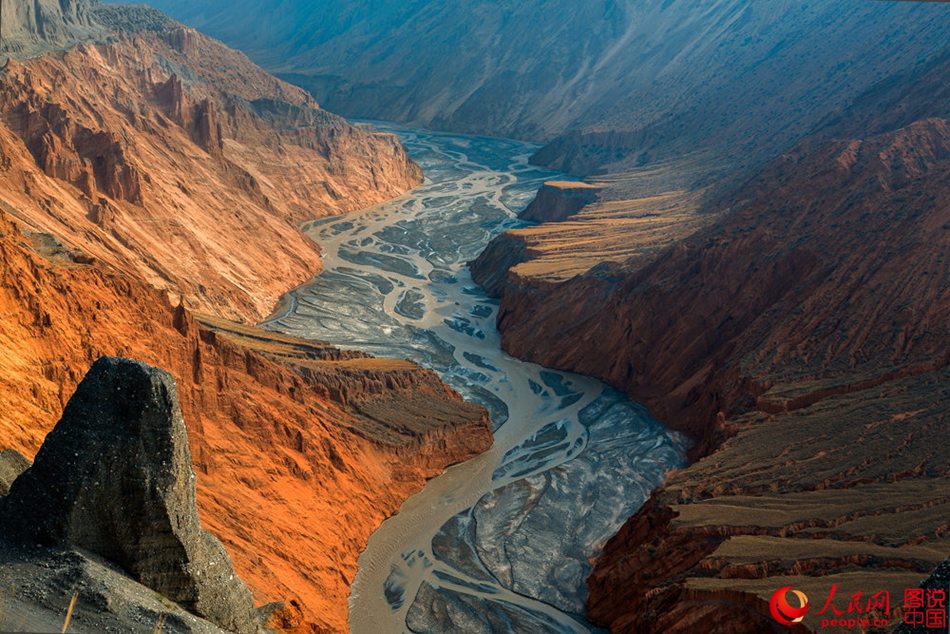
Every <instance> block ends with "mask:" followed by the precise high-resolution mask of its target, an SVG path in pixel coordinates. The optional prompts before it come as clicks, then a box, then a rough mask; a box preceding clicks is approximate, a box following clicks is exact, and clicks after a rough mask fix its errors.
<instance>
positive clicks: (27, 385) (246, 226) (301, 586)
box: [0, 2, 492, 632]
mask: <svg viewBox="0 0 950 634" xmlns="http://www.w3.org/2000/svg"><path fill="white" fill-rule="evenodd" d="M4 4H5V7H4V8H6V4H7V3H6V2H5V3H4ZM61 4H62V6H64V7H65V6H67V5H68V6H73V5H72V4H70V3H61ZM78 6H80V7H82V6H84V5H83V4H82V3H80V4H79V5H78ZM44 15H46V17H47V18H49V17H50V16H49V14H44ZM83 15H85V14H83ZM94 19H95V20H96V23H97V24H98V27H97V28H101V29H103V30H106V31H110V32H111V35H109V36H108V37H106V38H105V39H101V38H97V39H95V41H88V40H86V31H85V30H80V32H79V33H78V35H76V33H77V32H76V31H75V30H74V29H73V28H72V25H71V24H69V23H68V22H67V23H64V24H65V26H64V27H63V29H62V31H61V32H60V34H61V35H62V38H63V39H62V40H57V41H56V43H55V44H56V45H57V46H58V45H59V44H63V50H58V49H57V46H51V45H49V43H47V45H46V48H47V49H48V50H47V51H39V53H41V54H40V55H39V56H38V57H16V58H13V59H10V60H9V61H8V62H7V65H6V67H5V69H4V70H3V72H2V74H0V103H2V112H3V120H2V125H0V183H2V188H0V200H2V203H0V207H2V209H0V260H2V264H3V266H2V280H0V305H2V307H3V314H4V319H3V320H2V323H0V341H2V348H3V354H2V355H0V365H2V368H0V405H2V407H0V410H2V414H0V438H2V442H3V444H4V449H8V450H11V449H12V450H16V451H17V452H19V453H21V454H22V455H24V456H26V457H27V458H32V457H33V455H34V454H35V453H36V451H37V450H38V449H39V447H40V445H41V443H42V441H43V438H44V436H45V435H46V433H47V432H48V431H49V430H50V429H52V427H53V424H54V423H55V422H56V420H57V419H58V418H59V415H60V412H61V411H62V409H63V407H64V405H65V404H66V402H67V399H68V398H69V395H70V394H72V392H73V390H74V389H75V388H76V386H77V385H78V384H79V381H80V379H81V378H82V376H83V375H84V374H85V373H86V370H87V369H88V368H89V367H90V366H91V365H92V364H93V362H94V361H95V360H96V359H98V358H100V357H102V356H121V357H132V358H135V359H138V360H141V361H145V362H147V363H150V364H152V365H155V366H157V367H161V368H164V369H166V370H168V371H169V372H170V373H171V374H172V376H173V377H174V379H175V382H176V383H177V385H178V395H179V398H180V401H181V409H182V412H183V414H184V419H185V421H186V424H187V426H188V432H189V444H190V449H191V456H192V458H193V463H194V469H195V472H196V473H197V476H198V479H197V504H198V509H199V511H200V515H201V519H202V522H203V524H204V526H205V528H207V529H208V530H209V531H210V532H211V533H212V534H214V535H215V536H216V537H217V538H218V539H220V540H221V542H222V543H223V544H224V546H225V548H226V549H227V551H228V553H229V554H230V556H231V558H232V559H233V561H234V567H235V570H236V572H237V573H238V575H239V576H240V577H241V579H243V580H244V581H245V582H247V584H248V586H249V587H250V588H251V590H252V591H253V593H254V597H255V600H256V602H257V603H258V604H261V603H269V602H277V603H275V605H274V606H271V609H272V613H273V614H272V620H271V625H272V626H275V627H277V628H279V629H281V630H283V631H298V632H313V631H340V630H343V629H345V623H346V596H347V595H348V593H349V584H350V581H351V579H352V577H353V575H354V574H355V571H356V558H357V555H358V554H359V553H360V552H361V551H362V550H363V548H364V546H365V543H366V540H367V539H368V538H369V535H370V533H372V531H373V530H374V529H375V528H376V527H377V526H378V525H379V523H380V522H382V521H383V520H384V519H385V518H386V517H387V516H389V515H391V514H393V513H395V511H396V510H397V509H398V507H399V505H400V504H401V503H402V501H403V500H404V499H405V498H407V497H408V496H409V495H410V494H411V493H413V492H415V491H416V490H418V489H419V488H420V487H421V486H422V484H423V483H424V482H425V481H426V480H427V479H429V478H431V477H433V476H435V475H437V474H439V473H441V472H442V471H443V470H444V469H445V468H446V467H447V466H449V465H451V464H453V463H456V462H460V461H462V460H465V459H467V458H469V457H471V456H473V455H476V454H478V453H480V452H482V451H484V450H486V449H487V448H489V447H490V446H491V444H492V436H491V427H490V423H489V419H488V414H487V412H486V411H485V410H484V409H482V408H480V407H478V406H476V405H471V404H468V403H465V402H464V401H463V400H462V399H461V397H460V396H459V395H458V394H457V393H455V392H454V391H452V390H451V389H450V388H448V387H447V386H446V385H445V384H444V383H442V382H441V381H440V380H439V379H438V377H437V376H436V375H435V374H434V373H433V372H431V371H429V370H424V369H422V368H421V367H419V366H418V365H416V364H413V363H410V362H406V361H391V360H384V359H375V358H371V357H369V356H368V355H365V354H360V353H353V352H343V351H340V350H338V349H337V348H334V347H332V346H329V345H326V344H323V343H320V342H317V341H309V340H302V339H298V338H294V337H289V336H282V335H279V334H276V333H270V332H266V331H263V330H261V329H259V328H256V327H254V326H251V325H248V324H247V323H246V322H251V321H259V320H260V319H261V318H263V317H264V316H266V315H267V314H268V313H269V312H270V310H271V308H272V307H273V306H274V305H275V304H276V301H277V299H278V297H279V296H280V294H282V293H283V292H285V291H286V290H288V288H290V287H291V286H293V285H294V284H296V283H298V282H301V281H303V280H305V279H307V278H308V277H309V276H310V275H312V274H313V273H314V272H315V271H317V270H319V266H320V260H319V255H318V252H317V249H316V247H315V246H314V245H313V244H312V243H310V242H308V241H307V239H306V238H304V237H303V236H302V234H300V232H299V229H298V227H297V225H298V224H299V222H300V221H301V220H302V219H304V218H306V219H310V218H313V217H319V216H321V215H330V214H340V213H344V212H346V211H350V210H352V209H355V208H357V207H360V206H364V205H368V204H371V203H374V202H378V201H381V200H384V199H386V198H387V197H391V196H393V195H395V194H398V193H401V192H402V191H404V190H405V189H407V188H409V187H411V186H413V185H415V184H416V183H418V182H419V180H420V178H421V173H420V171H419V168H418V166H416V165H415V164H414V163H413V162H411V161H410V160H409V159H408V158H407V157H406V155H405V152H404V151H403V149H402V147H401V146H400V144H399V143H398V141H397V140H396V138H395V137H394V136H392V135H387V134H378V133H376V132H374V131H372V130H371V129H368V128H365V127H361V126H354V125H352V124H350V123H348V122H346V121H345V120H343V119H341V118H339V117H336V116H334V115H331V114H329V113H326V112H325V111H323V110H321V109H319V108H318V106H317V105H316V104H315V103H314V102H313V101H312V99H311V98H310V97H309V96H308V95H306V93H304V92H302V91H300V90H299V89H296V88H293V87H291V86H289V85H287V84H284V83H282V82H280V81H279V80H276V79H274V78H273V77H271V76H269V75H267V74H266V73H264V72H263V71H261V70H260V69H258V68H257V67H255V66H254V65H253V64H251V63H250V62H249V61H247V59H246V58H244V57H243V56H241V55H240V54H238V53H235V52H233V51H230V50H229V49H227V48H225V47H224V46H222V45H221V44H219V43H216V42H213V41H211V40H209V39H207V38H205V37H204V36H201V35H200V34H198V33H197V32H195V31H192V30H191V29H188V28H186V27H183V26H181V25H179V24H176V23H172V22H171V21H168V20H167V18H164V17H162V16H160V15H158V14H157V13H155V12H152V11H150V10H146V9H142V8H130V9H125V8H107V9H104V10H102V11H99V10H98V9H97V10H96V12H95V16H94ZM110 25H111V26H110ZM4 32H5V33H6V27H5V31H4ZM72 36H76V38H77V41H78V43H73V44H74V45H72V44H70V41H69V38H70V37H72ZM8 50H9V49H8ZM193 309H199V310H200V311H201V312H199V313H196V312H193ZM231 319H238V320H243V321H244V322H245V323H240V322H238V321H232V320H231ZM17 588H20V591H21V592H22V591H23V589H22V584H17V585H16V587H4V588H3V593H4V594H5V595H6V596H7V598H8V599H11V600H12V599H16V598H17V592H18V590H17ZM68 592H69V589H68V588H65V587H58V589H56V590H55V592H54V593H53V594H54V595H55V596H53V597H52V598H51V599H50V600H51V601H53V603H55V604H56V605H58V606H59V607H58V609H59V610H62V612H61V614H62V613H65V610H66V605H67V603H68V602H69V595H68V594H67V593H68ZM100 608H101V606H100ZM4 616H5V615H3V614H0V618H4ZM80 617H81V615H77V618H80ZM11 618H12V617H11ZM7 625H9V626H10V627H14V626H15V625H16V624H15V623H12V622H11V623H8V624H5V625H4V626H7ZM58 627H59V626H58V625H57V628H58ZM149 627H151V624H149Z"/></svg>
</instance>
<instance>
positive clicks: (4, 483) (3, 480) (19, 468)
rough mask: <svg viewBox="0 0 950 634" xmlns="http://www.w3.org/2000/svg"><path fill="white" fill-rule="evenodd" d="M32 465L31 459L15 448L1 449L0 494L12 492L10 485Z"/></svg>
mask: <svg viewBox="0 0 950 634" xmlns="http://www.w3.org/2000/svg"><path fill="white" fill-rule="evenodd" d="M29 467H30V461H29V460H27V459H26V458H24V457H23V456H22V455H20V452H18V451H14V450H13V449H4V450H3V451H0V495H6V494H7V493H9V492H10V485H11V484H13V481H14V480H16V479H17V478H18V477H20V474H21V473H23V472H24V471H26V470H27V469H28V468H29Z"/></svg>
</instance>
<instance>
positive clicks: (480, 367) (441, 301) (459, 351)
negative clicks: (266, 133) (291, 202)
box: [267, 126, 684, 634]
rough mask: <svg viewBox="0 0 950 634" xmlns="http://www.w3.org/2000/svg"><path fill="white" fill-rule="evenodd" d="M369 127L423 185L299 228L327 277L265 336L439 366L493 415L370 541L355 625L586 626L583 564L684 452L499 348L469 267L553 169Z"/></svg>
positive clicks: (496, 144) (621, 408)
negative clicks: (466, 452)
mask: <svg viewBox="0 0 950 634" xmlns="http://www.w3.org/2000/svg"><path fill="white" fill-rule="evenodd" d="M380 127H383V128H384V129H387V130H389V131H392V132H396V133H397V134H399V136H400V138H401V140H402V142H403V143H404V144H405V146H406V149H407V150H408V151H409V153H410V155H411V156H412V157H413V159H415V160H416V161H417V162H418V163H419V164H420V165H421V166H422V168H423V170H424V171H425V174H426V181H425V183H424V184H423V185H422V186H420V187H418V188H416V189H415V190H413V191H412V192H410V193H409V194H407V195H405V196H403V197H401V198H399V199H397V200H394V201H391V202H388V203H385V204H382V205H380V206H377V207H374V208H372V209H368V210H365V211H362V212H358V213H355V214H351V215H348V216H346V217H343V218H331V219H325V220H320V221H316V222H313V223H311V224H310V225H309V226H307V227H306V230H307V231H308V233H309V234H310V235H311V236H312V237H313V238H314V240H316V241H317V242H318V243H319V244H320V246H321V248H322V251H323V260H324V266H325V270H324V272H323V273H322V274H321V275H320V276H318V277H317V278H315V280H314V281H313V283H312V284H310V285H308V286H305V287H303V288H301V289H299V290H297V291H295V292H294V293H293V294H292V295H291V297H290V298H289V299H290V301H289V302H288V303H287V305H288V309H287V311H286V313H285V314H282V315H280V316H278V317H276V318H274V319H273V320H271V321H270V322H268V324H267V326H268V327H270V328H273V329H276V330H281V331H284V332H288V333H291V334H295V335H299V336H304V337H311V338H315V339H321V340H324V341H329V342H331V343H335V344H338V345H340V346H342V347H345V348H349V349H358V350H363V351H366V352H369V353H372V354H374V355H377V356H383V357H402V358H409V359H412V360H414V361H417V362H418V363H420V364H422V365H424V366H427V367H430V368H432V369H433V370H435V371H436V372H438V373H439V374H440V375H441V376H442V378H443V379H444V380H445V381H446V382H447V383H449V384H450V385H451V386H452V387H454V388H455V389H457V390H458V391H459V392H461V393H462V394H463V395H464V396H465V397H466V398H467V399H469V400H471V401H474V402H478V403H481V404H483V405H484V406H485V407H487V408H488V409H489V411H490V412H491V415H492V423H493V427H494V428H495V443H494V446H493V447H492V449H491V450H490V451H488V452H486V453H484V454H482V455H481V456H478V457H477V458H475V459H473V460H470V461H468V462H465V463H463V464H461V465H457V466H455V467H452V468H450V469H449V470H447V471H446V473H445V474H444V475H442V476H440V477H438V478H435V479H433V480H431V481H430V482H429V483H428V484H427V485H426V487H425V488H424V490H423V491H422V492H420V493H419V494H417V495H415V496H414V497H412V498H410V499H409V500H407V501H406V503H405V504H404V505H403V506H402V508H401V509H400V512H399V513H398V514H397V515H395V516H394V517H392V518H391V519H389V520H387V521H386V522H385V523H384V524H383V525H382V526H381V527H380V528H379V530H377V531H376V533H374V534H373V536H372V537H371V539H370V541H369V544H368V547H367V549H366V551H365V552H364V553H363V554H362V556H361V557H360V559H359V572H358V575H357V577H356V580H355V581H354V583H353V587H352V595H351V598H350V628H351V631H352V632H354V633H356V634H381V633H389V632H508V631H512V632H519V633H520V632H588V631H592V627H591V626H590V625H589V624H588V623H587V622H586V621H585V620H584V617H583V612H584V599H585V596H586V590H585V579H586V577H587V575H588V574H589V572H590V561H591V558H592V557H594V556H596V554H597V552H598V551H599V549H600V548H601V547H602V546H603V544H604V542H605V541H606V540H607V539H608V538H609V537H610V536H611V535H612V534H613V533H615V532H616V530H617V529H618V528H619V527H620V525H621V524H622V523H623V521H624V520H625V519H626V518H627V517H628V516H630V515H631V514H633V513H634V512H635V511H636V510H637V509H638V508H639V507H640V506H641V505H642V504H643V502H644V501H645V499H646V498H647V496H648V495H649V492H650V490H651V489H652V488H654V487H655V486H656V485H657V484H659V483H660V481H661V479H662V475H663V473H664V472H665V471H666V470H667V469H670V468H673V467H677V466H680V465H681V464H682V461H683V449H684V448H683V446H682V441H681V440H680V439H679V438H678V437H677V436H676V435H674V434H671V433H670V432H668V431H667V430H666V429H665V428H664V427H663V426H662V425H661V424H659V423H658V422H657V421H655V420H654V419H652V418H651V417H650V416H649V414H648V413H647V412H646V410H644V409H643V408H642V407H641V406H639V405H637V404H635V403H632V402H630V401H628V400H627V399H626V398H624V397H623V396H622V395H621V394H619V393H618V392H616V391H614V390H612V389H610V388H609V387H607V386H605V385H604V384H602V383H600V382H599V381H596V380H594V379H591V378H588V377H583V376H578V375H575V374H570V373H566V372H558V371H553V370H547V369H545V368H543V367H540V366H537V365H534V364H531V363H525V362H522V361H519V360H517V359H513V358H511V357H509V356H508V355H506V354H504V353H503V352H502V351H501V349H500V337H499V334H498V332H497V330H496V328H495V313H496V311H497V308H498V304H497V302H496V301H494V300H492V299H490V298H489V297H487V296H486V295H485V294H484V293H483V292H482V291H481V289H479V288H478V287H477V286H475V285H474V284H473V282H472V280H471V276H470V275H469V273H468V270H467V268H466V263H467V262H468V261H470V260H472V259H474V258H475V257H476V256H477V255H478V254H479V253H480V252H481V251H482V250H483V249H484V248H485V246H486V245H487V244H488V242H489V240H490V239H491V238H492V237H494V236H495V235H497V234H498V233H500V232H501V231H503V230H505V229H508V228H510V227H513V226H517V225H519V224H520V221H518V220H517V218H516V214H517V212H518V211H520V210H521V209H523V208H524V207H525V206H526V205H527V204H528V203H529V202H530V200H531V199H532V198H533V196H534V194H535V193H536V191H537V190H538V188H539V187H540V185H541V183H542V182H543V181H544V180H546V179H549V178H552V177H563V175H560V174H556V173H553V172H548V171H544V170H540V169H538V168H536V167H533V166H531V165H529V164H528V157H529V156H530V154H531V152H532V151H533V150H534V147H533V146H531V145H528V144H524V143H520V142H516V141H510V140H505V139H489V138H482V137H467V136H458V135H445V134H435V133H430V132H422V131H417V130H409V129H404V128H390V127H388V126H380Z"/></svg>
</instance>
